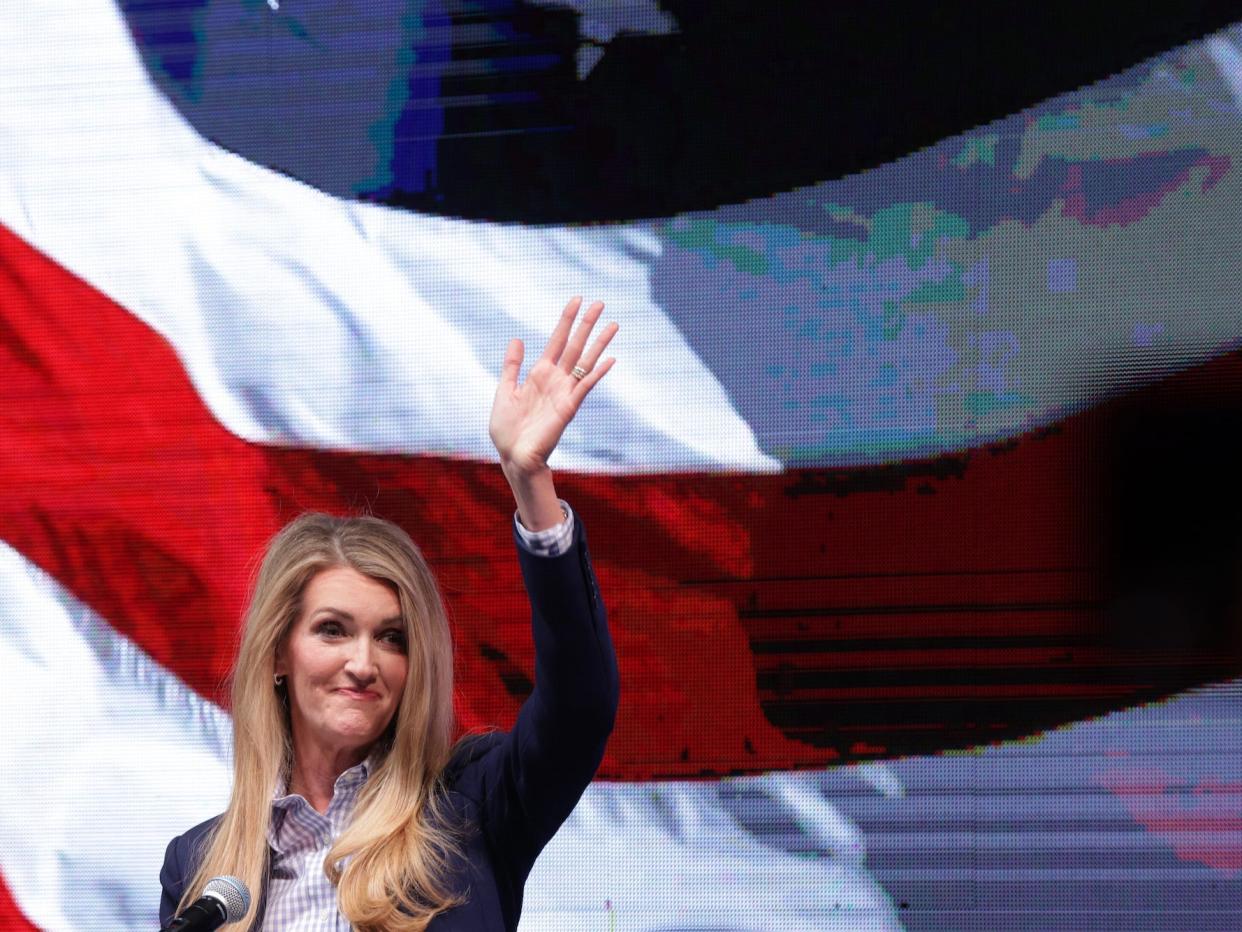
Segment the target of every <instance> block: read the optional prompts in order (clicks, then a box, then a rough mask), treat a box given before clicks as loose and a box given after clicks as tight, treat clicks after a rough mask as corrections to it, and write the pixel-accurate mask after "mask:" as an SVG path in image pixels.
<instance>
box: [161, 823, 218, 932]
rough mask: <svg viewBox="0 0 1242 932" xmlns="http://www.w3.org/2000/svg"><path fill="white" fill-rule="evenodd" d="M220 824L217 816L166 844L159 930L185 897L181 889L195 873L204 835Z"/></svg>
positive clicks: (162, 868) (205, 836)
mask: <svg viewBox="0 0 1242 932" xmlns="http://www.w3.org/2000/svg"><path fill="white" fill-rule="evenodd" d="M219 820H220V817H219V816H215V817H214V818H211V819H208V820H207V821H206V822H201V823H199V824H198V825H196V826H194V827H193V828H192V829H190V830H189V831H187V832H186V833H185V834H183V835H178V836H177V837H176V838H174V839H173V840H172V841H170V842H169V843H168V848H167V849H165V851H164V866H163V867H161V868H160V888H161V892H160V926H161V927H163V926H166V925H168V923H170V922H171V921H172V920H173V917H174V915H175V914H176V912H177V904H178V903H180V902H181V897H182V895H183V894H184V893H185V885H186V884H187V883H189V882H190V878H191V877H193V876H194V872H195V871H196V870H198V861H199V856H200V853H201V851H202V848H203V845H204V843H205V841H206V838H207V835H208V833H209V832H210V831H211V829H212V828H213V827H214V826H215V824H216V823H217V822H218V821H219Z"/></svg>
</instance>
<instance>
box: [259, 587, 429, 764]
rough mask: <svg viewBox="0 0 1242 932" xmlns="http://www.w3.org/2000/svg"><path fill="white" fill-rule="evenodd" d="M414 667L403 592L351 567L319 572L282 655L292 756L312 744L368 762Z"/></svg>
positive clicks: (279, 656) (320, 750) (278, 661)
mask: <svg viewBox="0 0 1242 932" xmlns="http://www.w3.org/2000/svg"><path fill="white" fill-rule="evenodd" d="M408 665H409V659H408V657H407V655H406V638H405V626H404V624H403V623H402V620H401V606H400V603H399V602H398V601H397V594H396V593H395V592H394V591H393V590H392V589H391V588H390V587H389V586H388V585H387V584H386V583H382V582H380V581H378V580H376V579H373V578H371V577H370V576H365V575H363V574H362V573H360V572H358V571H357V570H356V569H354V568H353V567H350V566H334V567H329V568H328V569H325V570H321V571H320V572H319V573H318V574H316V575H315V576H314V577H313V578H312V579H311V581H310V582H309V583H307V585H306V588H305V589H304V590H303V593H302V605H301V609H300V612H299V615H298V618H297V620H296V621H295V622H294V624H293V627H292V628H291V629H290V631H289V633H288V634H287V635H286V637H285V639H284V641H283V643H282V644H281V646H280V649H279V651H278V653H277V657H276V672H277V674H280V675H283V676H285V677H286V678H287V680H286V682H287V684H288V687H287V688H288V690H289V713H290V719H291V724H292V727H293V747H294V753H295V754H297V755H303V754H305V753H307V751H308V750H309V748H308V744H307V743H308V742H310V743H312V744H313V745H314V751H315V752H318V753H322V754H328V755H332V756H337V755H340V754H342V753H346V754H349V753H351V752H352V756H354V757H356V758H357V759H358V760H361V759H362V758H363V757H365V756H366V753H367V751H368V750H369V749H370V747H371V745H372V744H374V743H375V741H376V740H377V739H378V738H379V737H380V736H381V735H382V734H383V733H384V729H385V728H387V727H388V723H389V722H390V721H392V717H393V715H394V714H396V711H397V705H398V704H399V703H400V701H401V692H402V690H403V689H404V688H405V676H406V669H407V667H408Z"/></svg>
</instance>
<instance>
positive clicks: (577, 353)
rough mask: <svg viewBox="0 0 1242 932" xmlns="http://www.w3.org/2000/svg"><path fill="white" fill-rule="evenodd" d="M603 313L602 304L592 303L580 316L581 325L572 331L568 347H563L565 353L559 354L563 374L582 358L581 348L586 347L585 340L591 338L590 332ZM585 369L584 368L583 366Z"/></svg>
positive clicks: (601, 302) (600, 302) (599, 302)
mask: <svg viewBox="0 0 1242 932" xmlns="http://www.w3.org/2000/svg"><path fill="white" fill-rule="evenodd" d="M602 313H604V302H603V301H594V302H592V304H591V306H590V307H588V308H587V310H586V313H585V314H583V315H582V323H580V324H579V325H578V329H577V330H576V331H574V335H573V337H572V338H570V341H569V345H568V346H566V347H565V352H564V353H562V354H561V358H560V362H559V363H558V365H559V366H560V367H561V369H563V370H564V371H565V372H569V371H570V370H572V369H573V367H574V366H576V365H579V359H580V358H581V356H582V348H583V347H584V346H586V342H587V339H588V338H589V337H590V336H591V330H592V329H593V328H594V327H595V324H596V322H597V321H598V320H599V315H600V314H602ZM583 368H584V369H585V368H586V366H583Z"/></svg>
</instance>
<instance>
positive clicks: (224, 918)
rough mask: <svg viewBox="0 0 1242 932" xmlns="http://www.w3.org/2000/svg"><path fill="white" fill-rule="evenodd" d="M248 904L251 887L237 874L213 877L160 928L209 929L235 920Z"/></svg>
mask: <svg viewBox="0 0 1242 932" xmlns="http://www.w3.org/2000/svg"><path fill="white" fill-rule="evenodd" d="M249 908H250V891H249V890H247V889H246V885H245V884H244V883H242V882H241V881H240V880H238V879H237V878H236V877H212V878H211V879H210V880H209V881H207V885H206V886H205V887H203V895H202V896H200V897H199V898H198V899H197V900H195V901H194V902H193V903H191V904H190V905H189V906H187V907H186V908H185V911H184V912H182V913H181V915H180V916H177V917H176V918H175V919H173V921H172V922H170V923H169V924H168V925H166V926H164V928H163V929H161V930H160V932H211V930H213V929H218V928H220V926H222V925H224V924H225V923H226V922H237V920H239V919H241V917H242V916H244V915H246V910H248V909H249Z"/></svg>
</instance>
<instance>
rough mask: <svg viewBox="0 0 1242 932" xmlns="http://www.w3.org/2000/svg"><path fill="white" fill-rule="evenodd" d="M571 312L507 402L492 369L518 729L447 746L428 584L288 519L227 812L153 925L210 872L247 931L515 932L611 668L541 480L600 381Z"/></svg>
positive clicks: (188, 836) (322, 521) (372, 537)
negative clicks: (524, 688)
mask: <svg viewBox="0 0 1242 932" xmlns="http://www.w3.org/2000/svg"><path fill="white" fill-rule="evenodd" d="M580 305H581V299H579V298H575V299H574V300H572V301H570V302H569V304H568V305H567V306H566V308H565V312H564V314H563V315H562V317H561V319H560V321H559V323H558V324H557V326H556V329H555V330H554V332H553V334H552V337H551V339H550V340H549V342H548V346H547V349H546V350H545V351H544V353H543V356H542V357H541V358H540V359H539V361H538V362H537V363H536V364H535V366H534V367H533V368H532V369H531V371H530V373H529V374H528V376H527V378H526V380H525V382H523V383H521V384H519V383H518V373H519V370H520V368H521V364H522V355H523V347H522V343H521V341H520V340H513V341H512V342H511V343H510V344H509V348H508V351H507V352H506V354H505V361H504V367H503V370H502V373H501V378H500V385H499V387H498V389H497V392H496V398H495V402H494V404H493V406H492V414H491V424H490V431H491V437H492V441H493V443H495V445H496V450H497V452H498V453H499V454H500V461H501V468H502V470H503V471H504V475H505V477H506V478H507V479H508V481H509V485H510V487H511V488H512V489H513V495H514V499H515V501H516V503H517V515H516V521H515V528H514V530H515V536H516V537H517V541H518V554H519V563H520V565H521V568H522V575H523V578H524V580H525V583H526V588H527V592H528V594H529V596H530V599H531V605H532V619H533V629H534V640H535V653H536V663H535V666H536V683H535V689H534V691H533V692H532V693H531V695H530V696H529V697H528V698H527V700H526V702H524V703H523V705H522V709H521V711H520V713H519V715H518V719H517V723H516V725H515V726H514V729H513V731H512V732H509V733H499V732H498V733H493V734H488V735H484V736H475V737H472V738H468V739H464V740H462V741H461V742H459V743H458V744H457V745H456V747H453V746H452V743H451V737H452V733H453V729H454V721H453V705H452V688H453V687H452V665H453V658H452V644H451V640H450V633H449V628H448V623H447V621H446V618H445V614H444V608H443V605H442V604H441V601H440V596H439V593H438V590H437V588H436V585H435V581H434V579H433V578H432V575H431V573H430V571H429V569H428V567H427V565H426V563H425V562H424V561H423V559H422V557H421V555H420V554H419V553H418V550H417V549H416V548H415V546H414V544H413V543H412V542H411V541H410V539H409V538H408V537H407V536H406V535H405V533H404V532H403V531H401V530H400V529H399V528H397V527H396V526H394V525H391V524H389V523H388V522H385V521H381V520H379V519H376V518H369V517H362V518H348V519H342V518H332V517H329V516H326V515H303V516H302V517H301V518H298V519H297V520H295V521H294V522H293V523H292V524H290V525H289V526H288V527H286V528H285V529H284V530H282V531H281V532H280V533H279V534H278V535H277V536H276V537H275V539H274V540H273V541H272V543H271V545H270V546H269V548H268V552H267V554H266V556H265V558H264V561H263V565H262V568H261V569H260V572H259V578H258V581H257V583H256V586H255V591H254V595H253V597H252V601H251V605H250V608H249V610H248V612H247V617H246V622H245V628H244V632H243V635H242V643H241V648H240V650H239V653H238V658H237V664H236V668H235V672H234V684H233V718H234V738H233V745H234V763H233V792H232V796H231V798H230V801H229V807H228V809H227V810H226V811H225V812H224V813H223V814H222V815H221V816H218V817H216V818H215V819H211V820H209V821H208V822H205V823H203V824H202V825H199V826H196V827H195V828H193V829H190V831H188V832H186V833H185V834H184V835H181V836H179V837H177V838H175V839H173V841H172V842H171V843H170V844H169V846H168V850H167V853H166V855H165V860H164V867H163V869H162V871H161V872H160V881H161V884H162V885H163V898H162V900H161V903H160V919H161V922H162V923H167V922H169V920H170V919H171V918H172V917H173V916H174V915H176V914H177V913H178V912H179V911H180V910H182V909H184V908H185V907H186V906H187V905H188V904H189V903H190V902H192V901H193V900H195V899H196V898H197V897H198V896H199V895H200V894H201V892H202V888H203V886H204V884H205V883H206V881H207V880H208V879H209V878H211V877H213V876H217V875H221V874H231V875H234V876H237V877H239V878H241V879H242V880H243V881H244V882H245V883H246V884H247V886H248V887H249V889H250V890H251V891H252V892H256V893H257V894H258V895H257V896H255V897H254V900H255V903H254V905H252V907H251V910H250V912H249V913H248V914H247V916H246V918H245V919H244V920H243V921H242V923H241V926H242V927H243V928H247V927H249V928H261V929H263V930H264V932H274V930H294V929H297V930H301V929H306V930H311V929H313V930H317V932H318V930H325V929H342V930H343V929H349V928H351V927H352V928H356V929H359V930H397V929H401V930H405V929H408V930H422V929H427V930H430V932H450V930H466V929H469V930H493V929H494V930H500V929H505V930H513V929H515V928H516V927H517V922H518V917H519V915H520V914H521V906H522V887H523V884H524V882H525V879H526V876H527V874H528V873H529V871H530V868H531V865H532V864H533V863H534V860H535V857H536V856H537V855H538V853H539V851H540V850H541V849H542V847H543V846H544V845H545V844H546V843H547V841H548V840H549V839H550V838H551V837H552V835H553V834H554V833H555V831H556V829H557V828H558V827H559V825H560V824H561V822H563V821H564V819H565V818H566V816H568V814H569V812H570V810H571V809H572V808H573V806H574V804H575V803H576V802H577V800H578V798H579V796H580V795H581V793H582V791H583V790H584V789H585V788H586V785H587V784H588V783H589V782H590V780H591V777H592V776H593V775H594V773H595V769H596V767H597V766H598V765H599V761H600V759H601V757H602V755H603V750H604V744H605V742H606V740H607V737H608V734H609V733H610V732H611V730H612V723H613V717H614V715H615V713H616V705H617V671H616V659H615V656H614V654H613V650H612V644H611V641H610V640H609V637H608V631H607V626H606V623H605V618H604V610H603V605H602V603H601V602H600V600H599V593H598V589H597V587H596V584H595V579H594V575H593V573H592V571H591V567H590V562H589V559H588V557H587V551H586V541H585V535H584V533H583V530H582V526H581V524H580V522H578V521H577V520H576V519H575V517H574V516H573V514H572V512H570V511H569V508H568V506H567V505H565V504H564V503H563V502H561V501H560V500H559V499H558V498H557V496H556V491H555V488H554V485H553V481H552V473H551V471H550V470H549V469H548V465H547V461H548V457H549V455H550V454H551V453H552V450H553V449H554V448H555V446H556V443H557V441H558V440H559V439H560V436H561V434H562V432H563V431H564V429H565V427H566V425H567V424H568V423H569V422H570V420H571V419H572V418H573V416H574V414H575V413H576V412H577V410H578V407H579V405H580V404H581V403H582V401H583V399H584V398H585V397H586V395H587V393H588V392H590V390H591V389H592V388H593V387H594V386H595V384H596V383H597V382H598V381H599V380H600V379H601V378H603V376H604V374H605V373H607V371H608V370H609V369H610V368H611V367H612V364H613V362H614V360H613V359H612V358H609V359H606V360H604V361H603V362H600V357H601V356H602V354H603V352H604V349H605V348H606V347H607V345H608V343H609V341H611V339H612V337H613V336H614V335H615V333H616V330H617V327H616V324H609V325H608V326H607V327H606V328H605V329H604V330H603V332H602V333H600V334H599V336H598V337H597V338H596V340H595V341H594V343H592V345H591V346H590V348H589V349H586V344H587V340H588V338H589V336H590V333H591V330H592V328H593V327H594V325H595V323H596V322H597V321H598V320H599V316H600V313H601V312H602V311H603V304H601V303H599V302H596V303H594V304H592V305H591V306H590V308H588V309H587V312H586V314H585V315H584V316H583V320H582V322H581V324H580V325H579V326H578V328H577V330H576V331H575V330H574V321H575V319H576V317H577V314H578V310H579V307H580Z"/></svg>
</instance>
